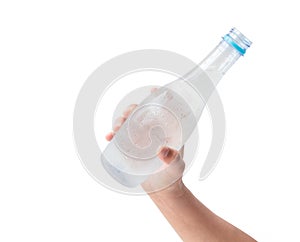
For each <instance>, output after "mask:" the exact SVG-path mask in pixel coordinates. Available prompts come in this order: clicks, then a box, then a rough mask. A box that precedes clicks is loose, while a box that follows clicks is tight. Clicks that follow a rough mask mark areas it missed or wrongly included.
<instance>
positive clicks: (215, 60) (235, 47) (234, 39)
mask: <svg viewBox="0 0 300 242" xmlns="http://www.w3.org/2000/svg"><path fill="white" fill-rule="evenodd" d="M251 44H252V42H251V41H250V40H249V39H248V38H246V37H245V36H244V35H243V34H242V33H241V32H240V31H238V30H237V29H236V28H232V29H231V30H230V32H229V33H228V34H226V35H225V36H224V37H223V40H222V41H221V42H220V44H219V45H218V46H217V47H216V48H215V49H213V51H212V52H211V53H210V54H209V55H208V56H207V57H206V58H205V59H204V60H203V61H202V62H201V63H200V64H199V66H200V68H201V69H202V70H203V71H205V72H206V74H207V75H208V76H209V78H211V80H212V82H213V83H214V84H215V85H216V84H218V82H219V81H220V79H221V78H222V77H223V75H224V74H225V73H226V72H227V71H228V70H229V69H230V67H231V66H232V65H233V64H234V63H235V62H236V61H237V60H238V59H239V58H240V56H242V55H244V54H245V53H246V50H247V49H248V48H249V47H250V45H251Z"/></svg>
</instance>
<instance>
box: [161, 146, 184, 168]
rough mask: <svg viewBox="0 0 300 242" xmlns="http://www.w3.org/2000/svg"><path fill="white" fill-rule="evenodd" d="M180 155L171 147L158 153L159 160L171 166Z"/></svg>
mask: <svg viewBox="0 0 300 242" xmlns="http://www.w3.org/2000/svg"><path fill="white" fill-rule="evenodd" d="M178 155H179V152H178V151H177V150H173V149H171V148H169V147H166V146H164V147H162V148H161V149H160V151H159V152H158V158H159V159H161V160H162V161H163V162H165V163H166V164H170V163H171V162H172V161H173V160H175V158H176V157H177V156H178Z"/></svg>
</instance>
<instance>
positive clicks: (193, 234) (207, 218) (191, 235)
mask: <svg viewBox="0 0 300 242" xmlns="http://www.w3.org/2000/svg"><path fill="white" fill-rule="evenodd" d="M152 91H155V89H153V90H152ZM136 107H137V105H136V104H132V105H130V106H129V107H128V108H127V109H126V110H125V111H124V112H123V115H122V116H121V117H120V118H118V119H117V120H116V122H115V124H114V127H113V130H112V131H111V132H109V133H108V134H107V135H106V140H107V141H111V140H112V139H113V137H114V135H115V133H116V132H118V130H119V129H120V127H121V126H122V124H123V123H124V122H125V121H126V119H127V118H128V116H129V115H130V113H131V112H132V111H133V110H134V109H135V108H136ZM157 155H158V157H159V158H160V159H161V160H162V161H163V162H164V164H165V167H164V168H165V169H163V170H162V171H161V172H158V174H156V175H154V176H153V177H151V176H150V177H149V178H148V179H147V180H146V181H145V182H144V183H143V184H142V187H143V189H144V190H145V191H146V192H147V193H148V195H149V197H150V198H151V199H152V201H153V202H154V203H155V204H156V206H157V207H158V209H159V210H160V211H161V213H162V214H163V215H164V216H165V218H166V219H167V220H168V222H169V223H170V224H171V225H172V227H173V228H174V229H175V231H176V232H177V234H178V235H179V236H180V237H181V239H182V240H183V241H185V242H202V241H203V242H204V241H205V242H207V241H209V242H217V241H220V242H221V241H222V242H227V241H228V242H233V241H234V242H238V241H243V242H253V241H256V240H254V239H253V238H251V237H250V236H249V235H247V234H246V233H244V232H243V231H241V230H240V229H238V228H236V227H235V226H233V225H231V224H230V223H228V222H226V221H225V220H223V219H222V218H220V217H218V216H217V215H216V214H214V213H213V212H212V211H210V210H209V209H208V208H207V207H205V206H204V205H203V204H202V203H201V202H200V201H199V200H198V199H197V198H196V197H195V196H194V195H193V194H192V193H191V192H190V190H189V189H188V188H187V187H186V186H185V185H184V183H183V181H182V174H183V171H184V162H183V160H182V157H183V149H182V150H180V151H176V150H173V149H170V148H168V147H162V148H161V149H160V150H159V151H158V154H157ZM169 184H171V185H169Z"/></svg>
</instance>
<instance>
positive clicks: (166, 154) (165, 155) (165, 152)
mask: <svg viewBox="0 0 300 242" xmlns="http://www.w3.org/2000/svg"><path fill="white" fill-rule="evenodd" d="M169 152H170V149H169V148H163V149H162V151H161V153H162V155H163V157H167V156H168V154H169Z"/></svg>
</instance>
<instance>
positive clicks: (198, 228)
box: [149, 181, 255, 242]
mask: <svg viewBox="0 0 300 242" xmlns="http://www.w3.org/2000/svg"><path fill="white" fill-rule="evenodd" d="M149 196H150V197H151V199H152V200H153V202H154V203H155V204H156V206H157V207H158V208H159V209H160V211H161V212H162V214H163V215H164V216H165V217H166V219H167V220H168V221H169V223H170V224H171V225H172V227H173V228H174V229H175V231H176V232H177V233H178V235H179V236H180V237H181V238H182V240H183V241H185V242H196V241H197V242H201V241H229V242H232V241H235V242H238V241H243V242H247V241H249V242H253V241H255V240H254V239H252V238H251V237H250V236H248V235H247V234H245V233H244V232H242V231H241V230H239V229H238V228H236V227H234V226H233V225H231V224H230V223H228V222H226V221H225V220H223V219H222V218H220V217H218V216H217V215H215V214H214V213H213V212H211V211H210V210H209V209H208V208H206V207H205V206H204V205H203V204H202V203H201V202H200V201H199V200H198V199H197V198H196V197H195V196H194V195H193V194H192V193H191V192H190V191H189V190H188V189H187V188H186V187H185V186H184V184H183V183H182V182H181V181H179V182H177V184H176V185H175V186H173V187H170V188H169V189H167V190H164V191H160V192H156V193H152V194H149Z"/></svg>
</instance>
